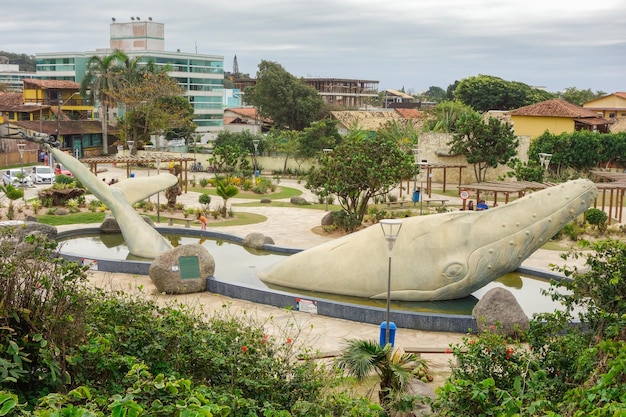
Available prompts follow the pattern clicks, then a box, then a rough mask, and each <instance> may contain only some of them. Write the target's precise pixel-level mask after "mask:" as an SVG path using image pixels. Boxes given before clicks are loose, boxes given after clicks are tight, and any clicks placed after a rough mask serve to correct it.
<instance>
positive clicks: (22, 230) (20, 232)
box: [0, 220, 57, 242]
mask: <svg viewBox="0 0 626 417" xmlns="http://www.w3.org/2000/svg"><path fill="white" fill-rule="evenodd" d="M0 227H12V228H13V236H14V237H15V239H17V241H18V242H21V241H23V240H24V236H28V235H43V236H45V237H46V238H47V239H48V240H56V238H57V228H56V227H54V226H50V225H47V224H43V223H37V222H36V221H33V222H31V221H22V220H8V221H3V222H0Z"/></svg>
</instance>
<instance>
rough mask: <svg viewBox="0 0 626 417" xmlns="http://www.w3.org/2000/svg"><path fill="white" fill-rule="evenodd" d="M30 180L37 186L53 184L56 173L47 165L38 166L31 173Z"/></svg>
mask: <svg viewBox="0 0 626 417" xmlns="http://www.w3.org/2000/svg"><path fill="white" fill-rule="evenodd" d="M30 179H31V180H33V183H35V184H52V182H53V181H54V172H52V168H50V167H49V166H45V165H38V166H35V167H33V169H32V171H31V173H30Z"/></svg>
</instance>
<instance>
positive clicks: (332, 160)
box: [306, 130, 415, 224]
mask: <svg viewBox="0 0 626 417" xmlns="http://www.w3.org/2000/svg"><path fill="white" fill-rule="evenodd" d="M319 163H320V166H319V167H314V168H312V169H311V171H310V172H309V175H308V177H307V184H306V187H307V188H308V189H309V190H311V191H313V192H315V193H318V194H319V195H329V194H334V195H336V196H337V197H338V198H339V204H340V205H341V207H342V209H343V210H344V211H345V212H346V213H347V214H348V216H351V217H353V218H354V220H355V221H356V222H358V223H359V224H360V223H361V222H362V221H363V217H364V216H365V214H366V213H367V204H368V202H369V201H370V200H372V199H373V198H374V197H376V196H381V195H385V194H387V193H388V192H389V190H391V189H392V188H394V187H396V186H397V185H398V184H399V183H400V181H402V180H403V179H404V178H408V177H410V176H411V174H412V172H413V170H414V167H415V162H414V160H413V156H412V155H411V154H410V153H407V152H406V151H404V150H402V148H401V147H400V146H399V145H398V143H397V142H396V141H394V140H392V139H390V138H388V137H383V136H377V135H372V134H370V133H368V132H364V131H359V130H353V131H352V132H351V133H350V134H349V135H348V136H347V137H346V138H344V140H343V142H342V143H341V144H340V145H339V146H337V147H336V148H334V149H333V151H332V152H323V153H322V154H321V156H320V160H319Z"/></svg>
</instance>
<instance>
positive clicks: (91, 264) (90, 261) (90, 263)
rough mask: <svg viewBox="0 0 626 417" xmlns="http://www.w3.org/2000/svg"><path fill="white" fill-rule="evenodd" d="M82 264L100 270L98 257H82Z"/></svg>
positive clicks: (93, 269)
mask: <svg viewBox="0 0 626 417" xmlns="http://www.w3.org/2000/svg"><path fill="white" fill-rule="evenodd" d="M82 264H83V266H87V267H89V269H90V270H92V271H97V270H98V260H97V259H85V258H83V259H82Z"/></svg>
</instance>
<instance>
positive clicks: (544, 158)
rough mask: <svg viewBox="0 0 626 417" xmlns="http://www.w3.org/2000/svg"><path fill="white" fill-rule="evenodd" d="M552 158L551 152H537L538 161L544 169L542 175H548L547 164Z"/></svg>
mask: <svg viewBox="0 0 626 417" xmlns="http://www.w3.org/2000/svg"><path fill="white" fill-rule="evenodd" d="M551 159H552V154H551V153H540V154H539V163H540V164H541V166H542V167H543V169H544V172H545V173H544V176H547V175H548V166H549V165H550V160H551Z"/></svg>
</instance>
